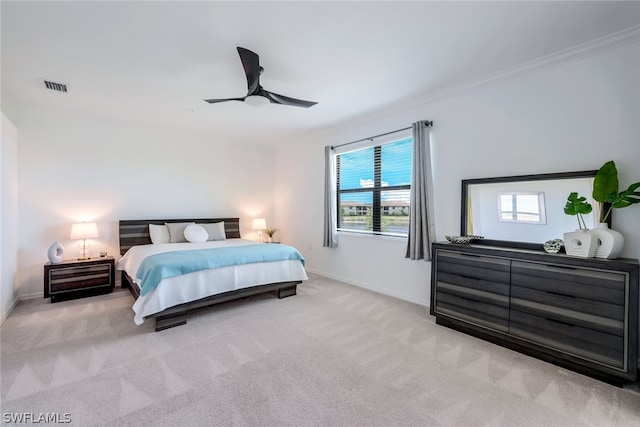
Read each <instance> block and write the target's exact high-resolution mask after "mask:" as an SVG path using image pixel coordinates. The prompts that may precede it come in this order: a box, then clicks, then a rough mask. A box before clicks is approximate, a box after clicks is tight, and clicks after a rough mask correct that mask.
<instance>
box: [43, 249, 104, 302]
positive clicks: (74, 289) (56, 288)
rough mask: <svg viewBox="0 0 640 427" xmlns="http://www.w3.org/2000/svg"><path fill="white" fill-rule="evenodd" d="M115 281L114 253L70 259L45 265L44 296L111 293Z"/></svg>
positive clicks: (58, 298) (62, 297) (59, 297)
mask: <svg viewBox="0 0 640 427" xmlns="http://www.w3.org/2000/svg"><path fill="white" fill-rule="evenodd" d="M114 285H115V260H114V258H113V257H112V256H108V257H104V258H96V259H93V260H75V259H74V260H67V261H62V262H60V263H57V264H53V263H49V262H48V263H46V264H45V266H44V297H45V298H49V297H51V302H58V301H62V300H66V299H73V298H81V297H85V296H90V295H99V294H105V293H109V292H111V291H112V290H113V287H114Z"/></svg>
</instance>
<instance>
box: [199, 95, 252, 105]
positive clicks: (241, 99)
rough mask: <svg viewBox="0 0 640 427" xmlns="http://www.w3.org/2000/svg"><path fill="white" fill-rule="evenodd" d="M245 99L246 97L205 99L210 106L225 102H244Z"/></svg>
mask: <svg viewBox="0 0 640 427" xmlns="http://www.w3.org/2000/svg"><path fill="white" fill-rule="evenodd" d="M244 98H246V97H244V96H243V97H242V98H224V99H205V102H208V103H209V104H215V103H216V102H225V101H244Z"/></svg>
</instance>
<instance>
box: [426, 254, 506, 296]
mask: <svg viewBox="0 0 640 427" xmlns="http://www.w3.org/2000/svg"><path fill="white" fill-rule="evenodd" d="M436 263H437V266H436V267H437V269H438V273H439V274H442V273H450V274H451V275H454V276H459V277H464V278H469V279H480V280H483V281H486V282H494V283H504V284H505V285H507V287H508V286H509V281H510V270H511V269H510V264H511V263H510V261H509V260H503V259H497V258H492V257H484V256H477V255H468V254H460V253H454V252H447V251H439V252H438V255H437V260H436Z"/></svg>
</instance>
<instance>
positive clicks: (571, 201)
mask: <svg viewBox="0 0 640 427" xmlns="http://www.w3.org/2000/svg"><path fill="white" fill-rule="evenodd" d="M592 210H593V206H591V204H590V203H589V202H587V199H586V197H582V196H579V195H578V193H571V194H569V197H567V204H566V205H565V206H564V213H565V214H567V215H575V216H576V217H577V219H578V229H577V230H576V231H574V232H570V233H564V235H563V238H564V250H565V252H566V253H567V255H573V256H581V257H587V258H590V257H592V256H594V254H595V251H596V248H597V243H598V239H597V236H596V235H594V234H591V233H589V230H588V228H587V224H586V223H585V221H584V218H583V217H582V215H587V214H589V213H591V211H592Z"/></svg>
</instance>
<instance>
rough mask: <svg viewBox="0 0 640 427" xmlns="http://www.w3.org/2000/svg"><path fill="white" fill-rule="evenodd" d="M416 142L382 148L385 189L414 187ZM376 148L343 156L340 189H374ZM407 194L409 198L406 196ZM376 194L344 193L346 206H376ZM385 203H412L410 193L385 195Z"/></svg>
mask: <svg viewBox="0 0 640 427" xmlns="http://www.w3.org/2000/svg"><path fill="white" fill-rule="evenodd" d="M412 148H413V144H412V138H406V139H402V140H399V141H396V142H393V143H390V144H385V145H383V146H382V186H383V187H387V186H390V185H408V184H411V158H412ZM373 151H374V149H373V147H370V148H366V149H363V150H357V151H353V152H350V153H344V154H341V155H340V169H341V171H342V173H341V175H340V189H341V190H346V189H354V188H370V187H373V185H374V176H373V170H374V167H373V166H374V165H373V161H374V159H373ZM405 193H406V194H405ZM372 197H373V195H372V193H370V192H366V193H343V194H342V196H341V199H342V201H343V202H345V201H348V202H361V203H365V204H370V203H372V201H373V200H372ZM381 197H382V201H383V202H384V201H391V200H407V201H408V200H409V190H406V191H404V190H402V191H394V192H383V193H382V196H381Z"/></svg>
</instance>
